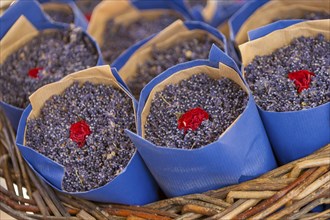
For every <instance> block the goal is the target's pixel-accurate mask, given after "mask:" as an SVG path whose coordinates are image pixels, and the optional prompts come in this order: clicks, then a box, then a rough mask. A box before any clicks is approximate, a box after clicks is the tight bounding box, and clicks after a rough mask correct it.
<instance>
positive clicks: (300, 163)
mask: <svg viewBox="0 0 330 220" xmlns="http://www.w3.org/2000/svg"><path fill="white" fill-rule="evenodd" d="M329 165H330V144H328V145H327V146H325V147H323V148H322V149H320V150H319V151H317V152H315V153H314V154H312V155H310V156H308V157H306V158H303V159H300V160H297V161H294V162H292V163H290V164H287V165H284V166H282V167H280V168H277V169H275V170H273V171H271V172H268V173H266V174H265V175H263V176H261V177H259V178H258V179H255V180H251V181H248V182H245V183H242V184H239V185H234V186H229V187H225V188H222V189H218V190H213V191H209V192H206V193H203V194H194V195H187V196H182V197H177V198H172V199H167V200H162V201H159V202H156V203H153V204H149V205H146V206H144V207H136V206H125V205H117V204H100V203H93V202H90V201H86V200H82V199H78V198H75V197H71V196H68V195H64V194H62V193H59V192H57V191H54V190H53V189H52V188H51V187H49V186H48V185H47V184H46V183H44V182H43V181H42V180H40V179H39V178H38V177H36V175H35V174H34V173H33V171H32V170H31V169H30V168H29V167H28V166H27V164H26V163H25V161H24V160H23V159H22V157H21V155H20V152H19V150H18V148H17V147H16V145H15V135H14V132H13V131H12V129H11V128H10V125H9V122H8V121H7V119H6V118H5V116H4V115H3V113H0V176H1V177H2V178H4V179H5V182H6V185H7V189H6V188H5V187H3V186H0V209H1V210H2V211H4V212H6V213H8V214H9V215H11V216H13V217H15V218H17V219H59V220H62V219H63V220H64V219H115V220H116V219H131V220H134V219H135V220H141V219H155V220H158V219H159V220H168V219H207V220H211V219H265V218H267V219H303V220H312V219H330V209H325V210H323V211H321V212H319V213H316V212H315V213H314V212H312V209H313V208H315V207H316V206H319V205H321V204H330V168H329ZM16 186H17V188H16V192H15V187H16ZM23 189H24V190H26V192H27V195H28V197H29V198H25V197H24V196H23Z"/></svg>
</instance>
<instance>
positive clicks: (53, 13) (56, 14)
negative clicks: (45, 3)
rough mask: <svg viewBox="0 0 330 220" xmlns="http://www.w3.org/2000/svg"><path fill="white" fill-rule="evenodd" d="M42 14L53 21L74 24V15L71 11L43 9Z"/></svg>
mask: <svg viewBox="0 0 330 220" xmlns="http://www.w3.org/2000/svg"><path fill="white" fill-rule="evenodd" d="M44 12H45V13H46V14H47V15H49V17H51V18H52V19H53V20H54V21H57V22H62V23H67V24H71V23H73V22H74V15H73V12H72V10H71V9H70V11H67V10H59V9H44Z"/></svg>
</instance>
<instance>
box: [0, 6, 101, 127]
mask: <svg viewBox="0 0 330 220" xmlns="http://www.w3.org/2000/svg"><path fill="white" fill-rule="evenodd" d="M31 4H32V3H31ZM28 6H31V5H30V2H24V1H21V2H18V3H17V4H15V5H13V6H12V7H11V8H10V9H9V10H10V12H15V10H16V11H17V17H19V16H20V14H19V10H20V9H23V8H24V7H28ZM32 6H33V8H31V10H32V9H33V10H36V13H35V14H34V16H35V17H36V18H38V19H36V18H35V20H32V21H30V20H28V19H26V17H24V16H21V17H20V18H19V19H18V20H17V21H13V22H14V24H13V25H12V26H10V27H9V30H8V31H7V33H5V35H4V37H3V38H2V39H1V45H0V49H1V60H0V63H1V64H0V69H1V71H0V96H1V106H2V108H4V109H5V111H6V114H7V116H9V118H10V119H11V121H12V124H13V126H14V128H16V127H17V122H18V119H19V117H20V114H21V113H22V111H23V109H24V108H25V107H26V106H27V105H28V104H29V100H28V97H29V96H30V95H31V94H32V93H33V92H34V91H36V90H37V89H38V88H40V87H41V86H43V85H46V84H48V83H51V82H55V81H58V80H60V79H61V78H63V77H64V76H66V75H68V74H69V73H73V72H76V71H79V70H82V69H86V68H89V67H93V66H96V65H98V64H99V63H100V62H101V56H100V54H99V49H98V46H97V45H96V43H95V41H94V40H93V39H92V38H91V37H90V36H89V35H88V34H87V33H86V32H84V31H83V30H82V29H80V28H77V27H67V26H62V25H60V24H54V23H51V22H50V21H48V20H47V18H46V17H45V15H44V14H43V13H42V11H41V8H40V7H39V6H38V5H37V4H34V5H32ZM32 6H31V7H32ZM8 12H9V11H8ZM37 12H38V13H37ZM9 15H10V14H6V15H5V16H4V17H3V19H4V23H3V24H4V28H5V25H7V24H6V23H5V19H9V20H12V19H14V18H13V17H11V18H7V17H8V16H9ZM6 16H7V17H6ZM9 20H8V21H7V22H10V21H9ZM31 22H33V23H31ZM45 28H46V29H45ZM11 117H12V118H11Z"/></svg>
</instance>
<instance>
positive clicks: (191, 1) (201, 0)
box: [185, 0, 208, 8]
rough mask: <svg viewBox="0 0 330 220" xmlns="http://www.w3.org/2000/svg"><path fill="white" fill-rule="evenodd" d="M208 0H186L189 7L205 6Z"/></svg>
mask: <svg viewBox="0 0 330 220" xmlns="http://www.w3.org/2000/svg"><path fill="white" fill-rule="evenodd" d="M207 1H208V0H185V3H186V5H187V6H188V8H194V7H203V8H204V7H205V6H206V4H207Z"/></svg>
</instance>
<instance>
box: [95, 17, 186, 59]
mask: <svg viewBox="0 0 330 220" xmlns="http://www.w3.org/2000/svg"><path fill="white" fill-rule="evenodd" d="M177 19H180V17H179V16H178V15H176V14H170V13H166V14H163V15H161V16H159V17H158V18H157V19H147V18H141V19H139V20H137V21H135V22H133V23H131V24H129V25H122V24H115V23H114V20H112V19H111V20H109V21H108V22H107V24H106V28H105V31H104V35H103V45H102V47H101V50H102V55H103V58H104V60H105V62H107V63H109V64H111V63H112V62H113V61H114V60H115V59H116V58H117V57H118V56H119V55H120V54H121V53H122V52H124V51H125V50H126V49H127V48H129V47H130V46H132V45H133V44H134V43H136V42H138V41H140V40H143V39H145V38H147V37H149V36H150V35H152V34H155V33H157V32H159V31H161V30H163V29H164V28H166V27H167V26H168V25H170V24H171V23H173V22H174V21H176V20H177Z"/></svg>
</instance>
